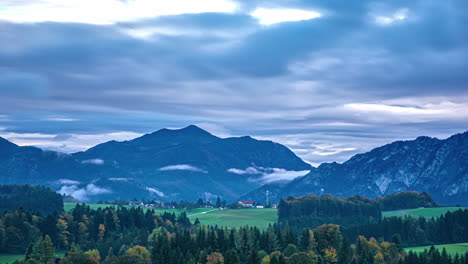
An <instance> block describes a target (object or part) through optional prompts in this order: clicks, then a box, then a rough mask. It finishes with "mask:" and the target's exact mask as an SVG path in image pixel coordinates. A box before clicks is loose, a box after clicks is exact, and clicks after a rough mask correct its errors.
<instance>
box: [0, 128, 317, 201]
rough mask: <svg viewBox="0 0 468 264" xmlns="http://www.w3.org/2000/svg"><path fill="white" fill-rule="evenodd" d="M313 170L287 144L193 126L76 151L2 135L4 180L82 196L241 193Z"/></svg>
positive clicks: (163, 196)
mask: <svg viewBox="0 0 468 264" xmlns="http://www.w3.org/2000/svg"><path fill="white" fill-rule="evenodd" d="M310 169H311V166H310V165H309V164H308V163H306V162H304V161H303V160H301V159H300V158H299V157H297V156H296V155H295V154H294V153H293V152H292V151H291V150H289V149H288V148H286V147H285V146H283V145H281V144H278V143H274V142H271V141H260V140H256V139H253V138H251V137H231V138H219V137H216V136H214V135H212V134H210V133H208V132H207V131H205V130H203V129H201V128H199V127H197V126H193V125H191V126H188V127H186V128H183V129H177V130H171V129H162V130H159V131H156V132H154V133H151V134H146V135H144V136H142V137H139V138H136V139H133V140H129V141H123V142H117V141H109V142H106V143H103V144H99V145H97V146H95V147H92V148H90V149H88V150H87V151H84V152H78V153H73V154H64V153H59V152H53V151H44V150H41V149H39V148H35V147H20V146H17V145H15V144H13V143H11V142H9V141H7V140H5V139H1V140H0V171H1V172H2V174H1V175H0V183H2V184H14V183H29V184H43V185H47V186H50V187H53V188H54V189H56V190H59V191H60V192H61V193H67V194H71V195H72V196H74V197H76V198H78V199H80V200H82V201H97V200H115V199H133V198H138V199H141V198H147V199H148V198H154V199H158V200H181V199H185V200H189V201H194V200H196V199H198V198H204V199H211V198H216V197H217V196H221V197H223V198H224V199H227V200H233V199H236V198H238V197H239V196H241V195H242V194H244V193H246V192H248V191H251V190H254V189H256V188H258V187H260V186H261V185H262V184H263V183H265V182H268V181H270V180H271V179H282V178H284V177H286V178H290V177H294V176H297V175H301V176H302V175H305V174H307V172H308V171H309V170H310Z"/></svg>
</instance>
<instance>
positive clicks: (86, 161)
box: [81, 159, 104, 165]
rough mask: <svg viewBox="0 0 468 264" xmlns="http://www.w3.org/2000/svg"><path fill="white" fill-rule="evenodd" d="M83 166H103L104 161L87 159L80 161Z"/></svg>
mask: <svg viewBox="0 0 468 264" xmlns="http://www.w3.org/2000/svg"><path fill="white" fill-rule="evenodd" d="M81 163H83V164H94V165H102V164H104V160H102V159H88V160H83V161H81Z"/></svg>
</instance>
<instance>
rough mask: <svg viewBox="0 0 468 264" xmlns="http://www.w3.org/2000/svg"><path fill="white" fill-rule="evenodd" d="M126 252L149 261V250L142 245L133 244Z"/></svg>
mask: <svg viewBox="0 0 468 264" xmlns="http://www.w3.org/2000/svg"><path fill="white" fill-rule="evenodd" d="M127 254H128V255H132V256H137V257H139V258H140V259H141V260H143V262H144V263H148V262H149V261H150V252H149V251H148V249H146V248H145V247H143V246H134V247H132V248H130V249H129V250H127Z"/></svg>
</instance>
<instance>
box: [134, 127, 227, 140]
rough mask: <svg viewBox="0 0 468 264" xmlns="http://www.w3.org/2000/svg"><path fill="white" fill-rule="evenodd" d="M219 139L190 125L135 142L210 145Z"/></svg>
mask: <svg viewBox="0 0 468 264" xmlns="http://www.w3.org/2000/svg"><path fill="white" fill-rule="evenodd" d="M217 139H219V138H218V137H216V136H214V135H212V134H210V133H209V132H207V131H205V130H203V129H201V128H199V127H197V126H195V125H190V126H187V127H184V128H180V129H168V128H164V129H161V130H158V131H156V132H153V133H150V134H146V135H144V136H142V137H140V138H137V139H134V140H133V141H136V142H139V143H145V144H151V143H163V144H166V143H167V142H172V143H183V142H187V143H188V142H199V143H209V142H212V141H214V140H217Z"/></svg>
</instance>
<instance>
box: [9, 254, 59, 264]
mask: <svg viewBox="0 0 468 264" xmlns="http://www.w3.org/2000/svg"><path fill="white" fill-rule="evenodd" d="M64 255H65V252H57V253H55V256H56V257H63V256H64ZM23 259H24V255H23V254H0V264H6V263H9V264H11V263H13V262H15V261H16V260H23Z"/></svg>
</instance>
